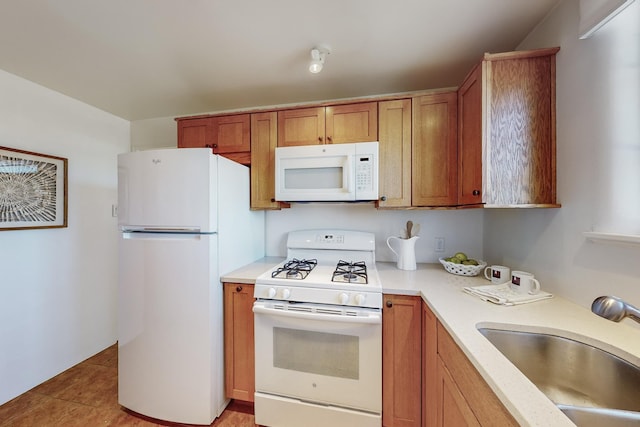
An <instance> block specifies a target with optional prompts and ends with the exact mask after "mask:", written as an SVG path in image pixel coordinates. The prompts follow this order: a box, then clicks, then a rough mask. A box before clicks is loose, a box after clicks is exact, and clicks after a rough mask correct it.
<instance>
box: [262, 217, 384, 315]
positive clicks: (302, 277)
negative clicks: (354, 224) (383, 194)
mask: <svg viewBox="0 0 640 427" xmlns="http://www.w3.org/2000/svg"><path fill="white" fill-rule="evenodd" d="M254 296H255V297H256V298H258V299H270V300H283V301H295V302H311V303H318V304H337V305H342V306H357V307H369V308H382V289H381V285H380V279H379V278H378V271H377V270H376V264H375V236H374V235H373V233H365V232H358V231H344V230H304V231H292V232H290V233H289V236H288V239H287V260H286V261H284V262H282V263H281V264H279V265H277V266H276V267H274V268H273V269H271V270H268V271H266V272H264V273H263V274H262V275H260V276H259V277H258V278H257V279H256V286H255V294H254Z"/></svg>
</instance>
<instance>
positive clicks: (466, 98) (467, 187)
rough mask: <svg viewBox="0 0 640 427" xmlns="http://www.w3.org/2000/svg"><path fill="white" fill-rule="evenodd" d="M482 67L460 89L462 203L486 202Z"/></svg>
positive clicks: (460, 191) (459, 121)
mask: <svg viewBox="0 0 640 427" xmlns="http://www.w3.org/2000/svg"><path fill="white" fill-rule="evenodd" d="M481 72H482V66H481V65H478V66H476V68H475V69H474V70H473V71H472V72H471V73H470V74H469V75H468V76H467V78H466V79H465V81H464V83H463V84H462V86H460V89H458V118H459V120H458V204H460V205H474V204H480V203H482V75H481Z"/></svg>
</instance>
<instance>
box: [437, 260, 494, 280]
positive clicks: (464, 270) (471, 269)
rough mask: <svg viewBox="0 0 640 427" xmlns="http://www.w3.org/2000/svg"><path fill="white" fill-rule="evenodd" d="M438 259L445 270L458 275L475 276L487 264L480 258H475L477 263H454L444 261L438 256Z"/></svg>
mask: <svg viewBox="0 0 640 427" xmlns="http://www.w3.org/2000/svg"><path fill="white" fill-rule="evenodd" d="M439 261H440V264H442V265H443V266H444V269H445V270H447V271H448V272H449V273H451V274H456V275H458V276H477V275H478V274H480V272H481V271H484V268H485V267H486V266H487V263H486V262H484V261H482V260H477V261H478V265H465V264H456V263H454V262H449V261H445V259H444V258H440V259H439Z"/></svg>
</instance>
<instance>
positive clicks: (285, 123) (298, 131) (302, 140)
mask: <svg viewBox="0 0 640 427" xmlns="http://www.w3.org/2000/svg"><path fill="white" fill-rule="evenodd" d="M324 124H325V115H324V107H317V108H302V109H298V110H284V111H279V112H278V147H288V146H294V145H315V144H324V143H325V140H324Z"/></svg>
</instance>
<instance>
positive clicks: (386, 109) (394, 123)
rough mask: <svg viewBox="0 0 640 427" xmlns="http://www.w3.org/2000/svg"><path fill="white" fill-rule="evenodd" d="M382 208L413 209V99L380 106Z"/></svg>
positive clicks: (379, 136) (380, 205) (380, 103)
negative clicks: (411, 207)
mask: <svg viewBox="0 0 640 427" xmlns="http://www.w3.org/2000/svg"><path fill="white" fill-rule="evenodd" d="M378 142H379V155H380V156H379V169H380V173H379V176H378V188H379V192H380V200H379V201H378V207H380V208H402V207H410V206H411V100H410V99H399V100H394V101H382V102H379V103H378Z"/></svg>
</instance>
